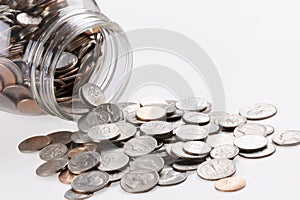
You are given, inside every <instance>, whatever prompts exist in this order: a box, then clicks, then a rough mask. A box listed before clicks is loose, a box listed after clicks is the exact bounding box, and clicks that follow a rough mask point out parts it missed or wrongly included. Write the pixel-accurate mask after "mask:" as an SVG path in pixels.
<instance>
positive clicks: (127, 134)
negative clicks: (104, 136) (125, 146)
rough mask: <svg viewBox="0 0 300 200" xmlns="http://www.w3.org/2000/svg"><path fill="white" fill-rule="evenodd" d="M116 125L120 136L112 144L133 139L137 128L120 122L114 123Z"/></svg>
mask: <svg viewBox="0 0 300 200" xmlns="http://www.w3.org/2000/svg"><path fill="white" fill-rule="evenodd" d="M116 125H117V126H118V128H119V131H120V136H119V137H118V138H117V139H115V140H114V141H113V142H121V141H126V140H129V139H131V138H133V137H134V136H135V134H136V133H137V128H136V127H135V126H134V125H132V124H130V123H127V122H121V121H120V122H116Z"/></svg>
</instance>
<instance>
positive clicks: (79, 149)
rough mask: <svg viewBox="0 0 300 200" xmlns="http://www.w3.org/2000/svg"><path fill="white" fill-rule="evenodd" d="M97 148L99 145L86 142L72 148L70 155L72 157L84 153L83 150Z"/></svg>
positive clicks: (94, 149)
mask: <svg viewBox="0 0 300 200" xmlns="http://www.w3.org/2000/svg"><path fill="white" fill-rule="evenodd" d="M96 150H97V145H95V144H84V146H83V147H76V148H73V149H71V150H70V151H69V152H68V157H69V158H70V159H71V158H73V157H74V156H75V155H76V154H79V153H82V152H88V151H96Z"/></svg>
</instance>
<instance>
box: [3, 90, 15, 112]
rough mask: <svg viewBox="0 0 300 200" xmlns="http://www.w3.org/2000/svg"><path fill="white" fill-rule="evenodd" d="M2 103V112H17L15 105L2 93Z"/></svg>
mask: <svg viewBox="0 0 300 200" xmlns="http://www.w3.org/2000/svg"><path fill="white" fill-rule="evenodd" d="M0 102H1V104H0V111H5V112H17V107H16V105H15V103H14V102H13V101H12V100H11V99H10V98H8V97H7V96H6V95H4V94H3V93H1V92H0Z"/></svg>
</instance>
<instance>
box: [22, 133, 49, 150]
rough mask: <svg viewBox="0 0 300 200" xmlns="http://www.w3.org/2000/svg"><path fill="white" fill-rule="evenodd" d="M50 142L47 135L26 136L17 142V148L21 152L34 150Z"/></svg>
mask: <svg viewBox="0 0 300 200" xmlns="http://www.w3.org/2000/svg"><path fill="white" fill-rule="evenodd" d="M50 143H51V138H50V137H48V136H35V137H31V138H28V139H26V140H24V141H23V142H21V143H20V144H19V150H20V151H21V152H23V153H31V152H36V151H39V150H41V149H43V148H44V147H46V146H47V145H49V144H50Z"/></svg>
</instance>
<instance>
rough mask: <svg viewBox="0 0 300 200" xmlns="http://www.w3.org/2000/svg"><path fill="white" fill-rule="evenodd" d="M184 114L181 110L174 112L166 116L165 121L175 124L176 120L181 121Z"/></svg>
mask: <svg viewBox="0 0 300 200" xmlns="http://www.w3.org/2000/svg"><path fill="white" fill-rule="evenodd" d="M183 114H184V112H183V111H182V110H176V111H175V113H174V114H173V115H170V116H167V119H166V121H167V122H176V121H178V120H181V118H182V116H183Z"/></svg>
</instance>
